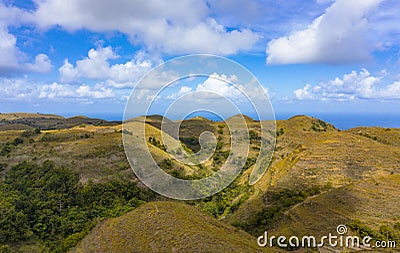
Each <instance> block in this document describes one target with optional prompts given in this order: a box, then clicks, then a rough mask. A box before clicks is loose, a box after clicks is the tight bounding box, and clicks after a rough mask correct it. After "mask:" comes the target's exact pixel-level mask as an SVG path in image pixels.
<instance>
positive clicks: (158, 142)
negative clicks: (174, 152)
mask: <svg viewBox="0 0 400 253" xmlns="http://www.w3.org/2000/svg"><path fill="white" fill-rule="evenodd" d="M149 142H150V144H152V145H153V146H156V147H157V148H159V149H161V150H164V151H166V150H167V149H166V148H165V146H164V145H163V144H162V143H161V142H160V141H159V140H157V139H156V138H155V137H151V136H150V137H149Z"/></svg>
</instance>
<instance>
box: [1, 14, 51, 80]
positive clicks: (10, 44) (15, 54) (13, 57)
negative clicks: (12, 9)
mask: <svg viewBox="0 0 400 253" xmlns="http://www.w3.org/2000/svg"><path fill="white" fill-rule="evenodd" d="M0 56H1V57H0V75H11V74H13V73H16V72H40V73H46V72H49V71H50V70H51V69H52V64H51V61H50V59H49V57H48V56H47V55H45V54H38V55H37V56H36V57H35V60H34V61H33V62H32V63H30V62H26V61H24V60H23V58H25V54H24V53H23V52H21V51H20V50H19V48H18V47H17V39H16V38H15V36H14V35H13V34H11V33H9V32H8V27H7V25H6V24H5V23H3V22H2V21H1V20H0Z"/></svg>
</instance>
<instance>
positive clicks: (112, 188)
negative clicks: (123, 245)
mask: <svg viewBox="0 0 400 253" xmlns="http://www.w3.org/2000/svg"><path fill="white" fill-rule="evenodd" d="M0 196H1V198H0V210H1V212H0V227H1V230H0V243H3V244H8V243H18V242H21V241H27V240H31V239H39V240H41V241H43V242H44V243H45V245H47V247H49V248H50V250H51V251H57V252H65V251H67V250H68V248H70V247H72V246H74V245H75V244H76V243H77V242H78V241H79V240H80V238H83V236H84V235H86V233H87V232H88V231H89V229H90V228H92V227H93V226H94V225H95V223H96V222H97V220H101V219H102V218H105V217H115V216H119V215H122V214H123V213H126V212H128V211H130V210H132V209H133V208H135V207H137V206H138V205H139V204H141V203H143V202H144V201H148V200H151V199H154V196H155V195H154V193H152V192H149V191H148V190H147V189H142V188H139V187H138V186H137V185H136V183H135V182H131V181H111V182H107V183H99V184H94V183H93V182H91V181H89V182H87V183H86V184H82V183H81V182H80V181H79V175H78V174H77V173H76V172H74V171H72V170H70V169H66V168H59V167H56V166H55V164H54V163H53V162H51V161H46V162H44V163H43V164H41V165H38V164H35V163H31V162H23V163H20V164H18V165H16V166H14V167H12V168H11V169H10V170H9V171H7V173H6V175H5V179H4V181H2V182H0Z"/></svg>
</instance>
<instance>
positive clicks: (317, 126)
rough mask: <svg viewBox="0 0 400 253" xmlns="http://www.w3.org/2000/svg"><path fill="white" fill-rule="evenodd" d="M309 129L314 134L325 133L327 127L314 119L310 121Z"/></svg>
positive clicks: (322, 122)
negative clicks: (314, 132)
mask: <svg viewBox="0 0 400 253" xmlns="http://www.w3.org/2000/svg"><path fill="white" fill-rule="evenodd" d="M311 129H312V130H313V131H316V132H326V130H327V129H328V125H327V124H326V123H325V122H324V121H322V120H320V119H315V120H313V121H312V126H311Z"/></svg>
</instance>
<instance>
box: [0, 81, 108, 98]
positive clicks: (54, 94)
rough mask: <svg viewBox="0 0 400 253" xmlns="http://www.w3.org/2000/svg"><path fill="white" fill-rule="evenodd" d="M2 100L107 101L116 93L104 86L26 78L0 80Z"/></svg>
mask: <svg viewBox="0 0 400 253" xmlns="http://www.w3.org/2000/svg"><path fill="white" fill-rule="evenodd" d="M0 93H1V94H2V96H1V98H0V100H28V101H37V99H56V100H57V99H73V100H75V99H107V98H114V97H115V93H114V91H113V90H112V89H111V88H107V87H105V86H104V85H101V84H97V85H87V84H79V85H71V84H65V83H57V82H53V83H51V84H40V83H35V82H32V81H31V80H29V79H28V77H26V76H25V77H24V78H0Z"/></svg>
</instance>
